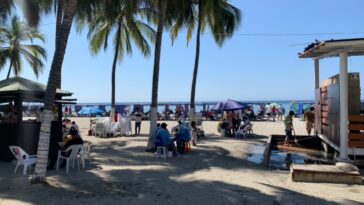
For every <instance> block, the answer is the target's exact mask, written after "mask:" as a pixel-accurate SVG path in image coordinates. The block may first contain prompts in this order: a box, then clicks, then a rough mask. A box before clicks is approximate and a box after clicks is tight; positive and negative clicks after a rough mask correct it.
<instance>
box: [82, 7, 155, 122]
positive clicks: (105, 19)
mask: <svg viewBox="0 0 364 205" xmlns="http://www.w3.org/2000/svg"><path fill="white" fill-rule="evenodd" d="M98 10H99V11H100V10H101V11H111V12H108V13H104V12H100V13H97V14H96V17H95V18H94V22H92V23H91V25H90V31H89V34H88V37H89V39H90V48H91V52H92V53H93V54H97V53H98V52H99V51H100V50H101V48H102V47H103V48H104V50H106V49H107V48H108V41H109V36H110V35H111V34H112V33H113V31H114V30H115V32H114V41H113V43H114V57H113V64H112V72H111V113H110V116H114V113H115V75H116V64H117V61H121V60H122V59H123V58H124V54H125V53H128V54H131V53H132V51H133V50H132V42H134V44H135V45H136V46H137V47H138V48H139V49H140V50H141V52H142V54H143V55H144V56H149V55H150V47H149V44H148V41H147V40H146V38H145V37H144V36H146V37H148V38H149V40H150V41H152V42H154V41H155V35H156V34H155V31H154V30H153V28H152V27H150V26H149V25H148V24H146V23H144V22H143V21H142V20H140V19H138V18H136V14H138V13H141V12H145V11H146V10H145V9H141V8H140V5H139V3H138V2H136V1H125V0H119V1H112V2H109V3H108V4H104V7H102V8H98ZM110 119H111V120H114V118H113V117H111V118H110Z"/></svg>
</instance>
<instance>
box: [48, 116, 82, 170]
mask: <svg viewBox="0 0 364 205" xmlns="http://www.w3.org/2000/svg"><path fill="white" fill-rule="evenodd" d="M82 144H83V140H82V137H81V135H80V130H79V127H78V125H77V124H76V122H75V121H72V122H71V121H70V120H69V119H64V120H63V122H62V141H60V142H58V149H56V150H54V151H53V152H52V153H50V157H49V163H48V167H47V168H48V170H52V169H54V164H55V163H56V161H57V157H58V150H61V151H62V152H61V154H62V155H63V156H66V157H67V156H69V155H70V152H66V151H65V150H67V148H68V147H70V146H71V145H82ZM64 166H65V164H64V162H63V163H62V164H61V167H64Z"/></svg>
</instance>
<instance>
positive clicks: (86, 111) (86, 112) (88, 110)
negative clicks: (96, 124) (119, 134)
mask: <svg viewBox="0 0 364 205" xmlns="http://www.w3.org/2000/svg"><path fill="white" fill-rule="evenodd" d="M104 113H105V111H104V110H102V109H100V108H97V107H83V108H82V109H81V110H80V111H79V112H78V115H83V116H91V115H103V114H104Z"/></svg>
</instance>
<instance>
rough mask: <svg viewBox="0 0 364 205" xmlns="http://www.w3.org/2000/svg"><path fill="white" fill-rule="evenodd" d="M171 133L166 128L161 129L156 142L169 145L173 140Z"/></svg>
mask: <svg viewBox="0 0 364 205" xmlns="http://www.w3.org/2000/svg"><path fill="white" fill-rule="evenodd" d="M170 138H171V134H169V131H168V130H166V129H163V128H161V129H159V130H158V133H157V137H156V143H157V144H159V145H160V146H168V145H169V144H170V142H171V139H170Z"/></svg>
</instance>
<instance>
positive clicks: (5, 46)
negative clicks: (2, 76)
mask: <svg viewBox="0 0 364 205" xmlns="http://www.w3.org/2000/svg"><path fill="white" fill-rule="evenodd" d="M0 35H1V36H2V40H1V41H2V45H0V46H1V47H0V56H2V61H3V62H4V61H6V60H7V61H8V62H9V70H8V74H7V77H6V78H7V79H8V78H9V77H10V73H11V71H12V70H13V72H14V74H15V76H18V75H19V73H20V72H21V71H22V68H23V66H22V65H23V63H22V58H24V59H25V60H26V61H27V62H28V63H29V64H30V66H31V68H32V69H33V72H34V73H35V75H36V76H37V77H38V75H39V73H40V72H41V71H42V68H43V62H42V59H46V51H45V49H44V48H43V47H42V46H40V45H37V44H33V40H35V39H38V40H40V41H42V42H44V37H43V35H42V34H41V33H40V32H39V31H38V30H37V29H34V28H30V27H28V26H27V25H25V24H24V23H23V22H21V21H20V20H19V18H18V17H17V16H14V17H13V18H12V20H11V22H10V24H9V25H8V26H6V27H0ZM24 42H30V44H28V43H26V44H25V43H24ZM1 68H3V67H0V69H1Z"/></svg>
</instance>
